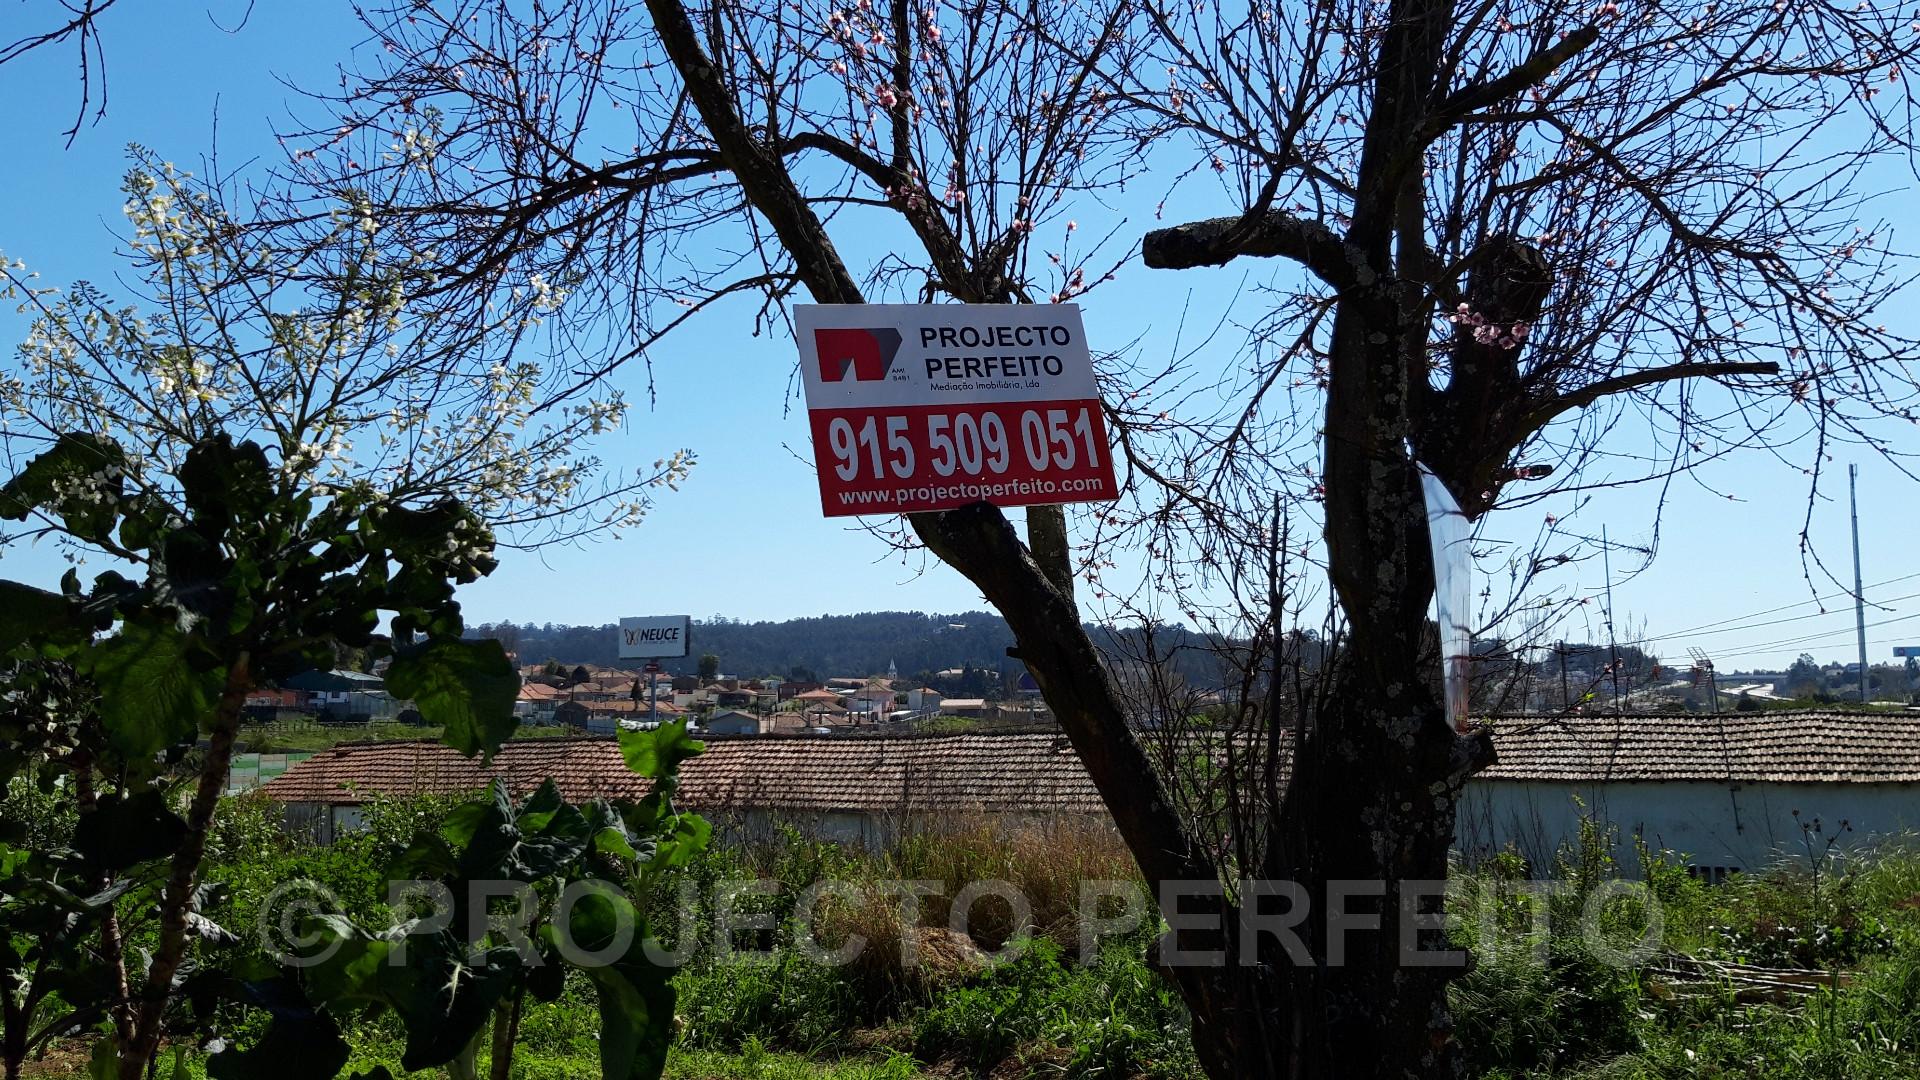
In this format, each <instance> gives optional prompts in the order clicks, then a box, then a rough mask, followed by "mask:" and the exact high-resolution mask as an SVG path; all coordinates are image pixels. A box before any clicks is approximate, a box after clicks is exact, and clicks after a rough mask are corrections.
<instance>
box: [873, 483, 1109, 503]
mask: <svg viewBox="0 0 1920 1080" xmlns="http://www.w3.org/2000/svg"><path fill="white" fill-rule="evenodd" d="M1106 490H1107V480H1106V478H1105V477H1103V476H1086V477H1069V478H1067V479H1062V480H984V481H979V482H972V481H968V482H965V483H958V484H922V485H919V486H917V487H902V488H890V489H889V488H882V489H879V490H876V491H841V492H837V493H836V497H837V498H838V499H839V500H840V505H841V506H871V507H873V508H874V509H884V508H886V507H889V506H899V505H902V504H906V503H924V502H930V501H939V502H944V501H946V500H949V499H965V500H967V501H969V502H977V501H981V500H988V501H991V500H993V499H1005V498H1013V497H1021V498H1025V497H1030V496H1041V497H1045V496H1049V495H1083V494H1093V495H1099V494H1103V493H1105V492H1106Z"/></svg>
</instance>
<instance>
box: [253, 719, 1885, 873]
mask: <svg viewBox="0 0 1920 1080" xmlns="http://www.w3.org/2000/svg"><path fill="white" fill-rule="evenodd" d="M775 719H776V723H775V727H774V730H775V731H778V730H780V727H779V722H781V721H784V722H785V723H786V724H788V725H791V726H799V725H800V724H803V723H804V720H802V719H801V718H800V717H798V716H795V714H792V713H781V714H776V718H775ZM1494 743H1495V747H1496V750H1497V751H1498V753H1499V762H1498V763H1497V764H1496V765H1494V766H1493V767H1492V768H1490V769H1488V770H1487V771H1485V772H1483V773H1481V774H1479V775H1478V776H1476V777H1474V778H1473V779H1471V780H1470V781H1468V783H1467V785H1466V788H1465V790H1464V792H1463V794H1462V798H1461V803H1460V817H1459V823H1458V826H1457V828H1456V831H1455V846H1456V847H1457V848H1458V849H1459V850H1460V851H1461V853H1462V854H1463V855H1464V856H1466V857H1467V858H1468V859H1470V860H1472V859H1479V858H1484V857H1486V856H1490V855H1492V854H1494V853H1496V852H1499V851H1503V850H1513V851H1517V852H1518V853H1520V854H1521V855H1523V856H1525V857H1526V858H1528V859H1529V860H1531V861H1533V862H1534V864H1535V865H1536V866H1540V867H1544V866H1545V865H1546V864H1547V863H1548V862H1549V861H1550V860H1551V858H1552V856H1553V854H1554V852H1555V851H1556V850H1557V849H1558V848H1560V847H1561V846H1562V845H1565V844H1568V843H1570V842H1571V841H1572V840H1573V839H1574V838H1575V837H1577V836H1578V834H1579V829H1580V824H1581V821H1582V817H1583V815H1590V816H1591V817H1593V818H1595V819H1597V820H1599V821H1602V822H1604V823H1607V824H1610V825H1612V826H1614V827H1616V828H1617V830H1618V834H1619V837H1620V842H1621V845H1622V846H1621V849H1620V850H1619V851H1617V852H1616V856H1617V857H1618V859H1619V861H1620V865H1621V867H1622V869H1623V871H1625V872H1629V873H1630V872H1632V869H1633V866H1634V863H1633V859H1632V851H1631V849H1630V848H1629V847H1628V846H1627V845H1629V844H1631V842H1632V840H1633V838H1634V837H1636V836H1642V837H1644V838H1645V839H1646V841H1647V843H1648V844H1649V845H1651V846H1652V847H1654V848H1655V849H1661V848H1665V849H1671V850H1674V851H1677V852H1681V853H1684V854H1686V855H1688V856H1689V857H1690V858H1691V859H1692V861H1693V863H1694V864H1695V865H1696V866H1698V867H1700V868H1702V870H1703V872H1706V873H1708V874H1712V875H1718V874H1721V873H1724V872H1727V871H1731V870H1751V869H1755V868H1758V867H1764V866H1766V865H1768V864H1770V863H1772V862H1774V861H1776V860H1778V859H1780V858H1783V857H1787V858H1792V857H1805V856H1806V855H1807V854H1809V853H1810V852H1818V851H1820V850H1821V849H1822V848H1824V846H1825V843H1826V838H1827V837H1829V836H1834V835H1837V836H1838V841H1837V844H1838V846H1839V847H1840V848H1841V849H1845V848H1850V847H1855V846H1858V845H1863V844H1870V843H1873V842H1875V841H1878V840H1881V839H1884V838H1887V837H1894V836H1899V835H1901V834H1905V833H1908V832H1911V831H1915V830H1920V715H1916V714H1906V713H1895V714H1876V715H1864V714H1849V713H1735V714H1724V715H1721V716H1706V717H1700V716H1555V717H1518V718H1502V719H1500V720H1498V721H1496V722H1495V735H1494ZM495 776H499V777H502V778H504V779H505V780H506V781H507V783H508V785H509V787H511V788H512V789H513V790H514V791H515V792H516V793H524V792H527V791H531V790H532V789H533V788H534V787H536V786H538V784H539V783H540V781H541V780H543V779H545V778H546V777H548V776H552V777H554V778H555V780H556V782H561V785H562V791H563V792H565V793H567V794H568V796H569V797H570V798H584V797H588V796H590V795H606V796H607V797H610V798H631V797H637V796H638V795H641V794H644V793H645V790H646V782H645V781H644V780H641V779H640V778H638V777H636V776H635V775H634V774H633V773H631V772H629V771H628V770H627V768H626V766H625V763H624V762H623V761H622V759H621V757H620V752H619V747H618V745H617V744H616V743H615V742H614V741H613V740H611V739H590V738H588V739H531V740H526V741H516V742H510V743H508V744H507V745H506V746H505V747H503V748H502V749H501V752H500V753H499V754H498V755H496V756H495V758H494V762H493V764H492V765H491V766H483V765H481V764H480V762H479V761H478V760H477V759H469V758H463V757H461V756H460V755H458V754H456V753H455V752H454V751H453V750H451V749H449V748H447V747H445V746H443V745H441V744H439V743H437V742H397V743H343V744H341V745H339V746H335V747H333V748H332V749H330V750H326V751H323V752H322V753H320V754H317V755H315V756H314V757H312V758H311V759H309V760H307V761H304V762H302V763H300V764H298V765H295V766H293V767H292V768H290V769H289V770H288V771H287V772H286V773H285V774H284V775H282V776H280V777H279V778H277V779H275V780H273V781H271V782H269V783H267V784H265V785H264V790H265V791H266V792H267V794H268V795H270V796H271V797H273V798H276V799H279V800H280V801H282V802H284V803H286V804H288V812H289V818H290V820H293V821H295V822H308V823H312V825H313V827H314V828H315V829H316V831H317V832H319V833H320V834H322V835H323V836H330V835H332V831H333V830H336V829H338V828H344V827H350V826H351V825H352V824H353V823H354V822H355V821H357V814H358V809H357V808H358V807H359V806H360V805H361V804H363V803H364V802H366V801H367V799H368V798H369V797H370V796H372V795H374V794H385V795H406V794H412V793H416V792H438V793H448V792H458V791H466V790H478V789H480V788H482V787H484V786H485V785H486V783H487V782H488V781H489V780H490V779H492V778H493V777H495ZM679 800H680V802H681V803H682V804H683V805H685V806H686V807H688V808H690V809H693V810H697V811H700V812H701V813H703V814H708V815H710V816H714V817H715V818H716V819H717V820H719V821H720V822H721V823H722V824H725V825H727V826H729V827H730V828H733V829H735V830H739V831H741V832H743V833H754V832H757V831H759V830H761V829H766V828H771V827H772V825H773V824H775V823H776V822H780V821H788V822H792V823H795V824H798V825H800V826H802V827H804V828H808V829H811V830H812V831H814V832H816V833H817V834H818V835H821V836H823V837H827V838H830V839H837V840H845V841H858V842H866V843H875V842H879V841H882V840H884V839H886V838H887V837H889V836H892V835H894V834H896V832H897V831H898V830H900V829H902V828H904V827H910V826H912V825H914V824H915V823H916V822H936V823H937V822H942V821H951V820H953V819H955V818H956V817H958V816H966V815H990V816H991V815H999V816H1005V817H1007V818H1008V819H1010V820H1019V819H1028V818H1034V817H1047V816H1054V817H1059V816H1084V815H1091V816H1094V817H1101V818H1104V817H1105V816H1106V810H1105V806H1104V804H1103V803H1102V802H1101V800H1100V797H1099V793H1098V792H1097V791H1095V790H1094V787H1093V783H1092V780H1091V779H1090V778H1089V777H1088V776H1087V773H1086V771H1085V769H1084V768H1082V767H1081V765H1080V761H1079V758H1078V757H1077V756H1076V755H1075V754H1074V752H1073V749H1072V747H1071V746H1070V745H1069V744H1068V742H1067V740H1066V739H1065V737H1063V736H1061V735H1056V734H1050V733H1031V732H1023V733H1014V734H968V735H947V736H898V737H858V736H849V735H833V736H828V737H810V736H807V735H792V736H789V735H781V734H768V735H761V736H758V737H755V736H752V735H744V736H741V737H734V738H725V739H714V740H713V741H712V742H711V743H709V744H708V747H707V751H706V753H704V754H701V755H700V756H698V757H695V758H693V759H691V760H689V761H688V762H687V763H686V764H685V765H684V766H683V769H682V773H681V780H680V788H679ZM1816 821H1818V822H1819V830H1820V832H1819V834H1818V835H1817V836H1816V835H1814V834H1813V829H1814V823H1815V822H1816ZM1843 821H1844V822H1846V827H1845V831H1843V829H1842V826H1841V822H1843Z"/></svg>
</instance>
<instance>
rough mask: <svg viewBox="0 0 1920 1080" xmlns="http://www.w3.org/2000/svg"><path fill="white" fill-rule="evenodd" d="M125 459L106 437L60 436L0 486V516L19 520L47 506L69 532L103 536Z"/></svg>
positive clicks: (114, 510)
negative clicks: (48, 447) (44, 451)
mask: <svg viewBox="0 0 1920 1080" xmlns="http://www.w3.org/2000/svg"><path fill="white" fill-rule="evenodd" d="M125 461H126V458H125V456H124V455H122V454H121V452H120V447H119V446H118V445H116V444H115V443H114V442H113V441H112V440H110V439H102V438H99V437H98V436H94V435H87V434H84V433H82V434H71V435H62V436H60V438H59V439H57V440H56V441H55V442H54V444H53V447H52V449H50V450H48V451H47V452H46V453H44V454H41V455H40V456H39V457H36V458H34V459H33V460H32V461H30V462H28V463H27V467H26V468H24V469H22V470H20V473H19V475H17V476H15V477H14V478H13V479H11V480H8V481H7V483H6V485H5V486H4V487H0V518H10V519H13V520H16V521H18V520H23V519H25V518H26V516H27V515H28V514H29V513H31V512H32V511H33V510H34V509H35V508H40V509H45V510H48V511H51V512H53V513H55V514H58V515H59V516H60V518H61V521H62V522H63V523H64V524H65V525H66V527H67V531H68V532H71V533H72V534H73V535H75V536H77V537H80V538H81V539H83V540H96V541H97V540H104V539H106V537H107V536H108V535H109V534H110V533H111V532H112V531H113V521H114V518H115V516H116V515H117V514H118V513H119V504H120V495H121V492H122V490H123V483H124V481H123V479H122V470H123V468H124V465H125Z"/></svg>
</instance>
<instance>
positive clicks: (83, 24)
mask: <svg viewBox="0 0 1920 1080" xmlns="http://www.w3.org/2000/svg"><path fill="white" fill-rule="evenodd" d="M119 2H120V0H79V2H78V3H73V2H69V0H59V4H58V6H59V8H60V12H59V13H58V14H57V15H52V16H49V17H47V20H46V21H45V22H38V21H37V20H36V26H37V27H38V28H37V29H34V30H30V31H27V32H25V33H22V34H20V35H19V36H18V37H15V38H14V39H13V40H12V41H9V42H7V43H6V44H5V45H0V65H6V64H10V63H12V62H14V61H16V60H18V59H20V58H21V57H23V56H25V55H27V54H28V53H30V52H34V51H36V50H39V49H52V48H56V47H58V46H62V45H70V46H71V47H72V48H73V51H74V66H75V68H76V69H77V70H76V71H75V73H74V77H75V79H76V81H78V82H79V84H80V104H79V107H78V109H77V110H76V111H75V113H74V117H73V126H71V127H69V128H67V130H66V131H65V132H63V133H62V134H63V135H64V137H65V138H66V144H67V145H68V146H72V145H73V140H74V138H75V137H76V136H78V135H79V134H80V128H81V126H82V125H84V124H85V123H86V122H87V113H88V112H89V111H91V112H92V113H93V122H94V123H96V124H97V123H99V122H100V119H101V118H102V117H104V116H106V115H107V53H106V48H105V47H104V46H103V45H102V44H101V41H100V17H101V16H102V15H104V14H105V13H106V11H107V9H108V8H110V7H112V6H113V5H115V4H117V3H119ZM96 96H97V97H98V100H97V101H96V100H95V98H96Z"/></svg>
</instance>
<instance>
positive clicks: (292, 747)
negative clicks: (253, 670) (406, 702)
mask: <svg viewBox="0 0 1920 1080" xmlns="http://www.w3.org/2000/svg"><path fill="white" fill-rule="evenodd" d="M440 731H441V729H440V728H438V727H430V726H422V725H419V724H401V723H397V722H394V721H388V720H379V721H374V722H372V723H366V724H317V723H312V722H306V721H286V720H276V721H273V722H272V723H266V724H250V725H248V726H246V727H243V728H241V729H240V742H241V744H242V746H243V747H244V748H245V750H246V751H247V752H249V753H260V754H286V753H299V752H301V751H308V752H311V751H317V750H325V749H327V748H328V747H331V746H338V745H340V744H342V743H356V742H379V741H382V740H388V739H433V740H438V739H439V738H440ZM579 734H581V732H579V731H577V730H575V729H573V728H569V727H564V726H561V725H558V724H546V725H540V726H536V725H532V724H522V725H521V726H520V727H519V728H518V729H516V730H515V731H514V733H513V737H514V738H515V739H554V738H564V737H566V736H569V735H579Z"/></svg>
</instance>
